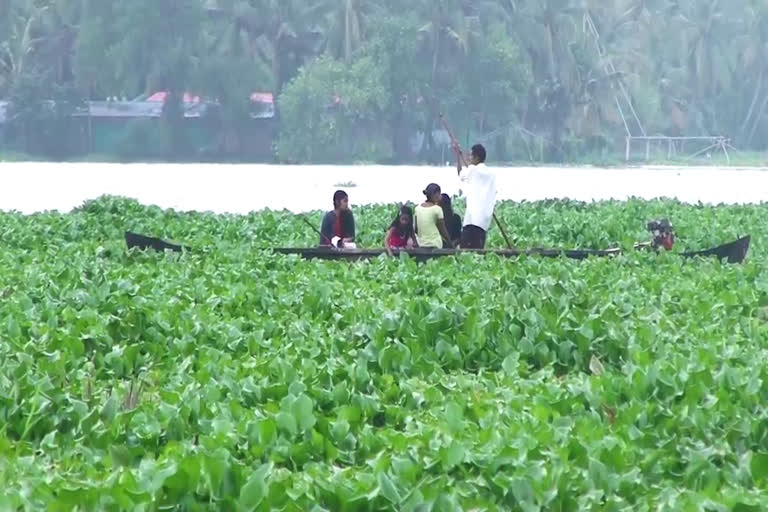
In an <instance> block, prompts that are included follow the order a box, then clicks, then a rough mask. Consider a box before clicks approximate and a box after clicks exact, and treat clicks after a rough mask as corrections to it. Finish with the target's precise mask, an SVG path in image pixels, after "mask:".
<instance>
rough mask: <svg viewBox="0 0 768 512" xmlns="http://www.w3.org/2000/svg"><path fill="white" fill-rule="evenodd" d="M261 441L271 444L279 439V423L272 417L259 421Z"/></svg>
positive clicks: (263, 443)
mask: <svg viewBox="0 0 768 512" xmlns="http://www.w3.org/2000/svg"><path fill="white" fill-rule="evenodd" d="M258 430H259V443H261V444H262V445H264V446H271V445H272V444H273V443H274V442H275V441H276V440H277V423H276V422H275V420H273V419H272V418H265V419H263V420H261V421H259V424H258Z"/></svg>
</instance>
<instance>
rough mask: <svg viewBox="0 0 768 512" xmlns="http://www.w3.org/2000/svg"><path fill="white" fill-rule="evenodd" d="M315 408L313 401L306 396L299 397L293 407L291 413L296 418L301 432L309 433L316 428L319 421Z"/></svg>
mask: <svg viewBox="0 0 768 512" xmlns="http://www.w3.org/2000/svg"><path fill="white" fill-rule="evenodd" d="M313 408H314V405H313V403H312V399H311V398H309V397H308V396H307V395H304V394H302V395H299V396H298V397H297V398H296V400H295V401H294V402H293V404H292V405H291V411H292V412H293V416H294V418H296V422H297V424H298V427H299V430H301V431H307V430H309V429H311V428H312V427H314V426H315V423H316V422H317V420H316V418H315V414H314V413H313Z"/></svg>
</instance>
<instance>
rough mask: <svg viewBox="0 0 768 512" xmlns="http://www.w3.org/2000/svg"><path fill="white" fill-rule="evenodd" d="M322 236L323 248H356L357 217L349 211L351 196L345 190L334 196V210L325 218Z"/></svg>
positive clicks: (321, 243) (321, 230)
mask: <svg viewBox="0 0 768 512" xmlns="http://www.w3.org/2000/svg"><path fill="white" fill-rule="evenodd" d="M320 234H321V237H320V245H321V246H326V247H328V246H333V247H338V248H340V249H342V248H346V249H354V248H355V216H354V215H352V210H350V209H349V196H348V195H347V193H346V192H344V191H343V190H337V191H336V193H335V194H333V210H331V211H330V212H328V213H326V214H325V217H323V224H322V226H321V228H320Z"/></svg>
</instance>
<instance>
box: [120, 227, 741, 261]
mask: <svg viewBox="0 0 768 512" xmlns="http://www.w3.org/2000/svg"><path fill="white" fill-rule="evenodd" d="M749 243H750V237H749V236H745V237H743V238H739V239H738V240H735V241H733V242H729V243H727V244H723V245H719V246H717V247H713V248H712V249H706V250H703V251H695V252H685V253H681V254H680V256H682V257H684V258H694V257H697V256H714V257H716V258H718V259H721V260H723V259H727V260H728V263H742V262H743V261H744V259H745V258H746V256H747V251H748V250H749ZM125 244H126V246H127V247H128V249H133V248H137V249H141V250H146V249H153V250H155V251H160V252H163V251H174V252H182V251H192V249H191V248H189V247H186V246H182V245H176V244H171V243H168V242H166V241H165V240H161V239H159V238H154V237H149V236H144V235H139V234H136V233H132V232H130V231H126V232H125ZM639 248H640V246H638V249H639ZM272 250H273V251H274V252H276V253H278V254H297V255H299V256H301V257H302V258H304V259H321V260H344V261H357V260H365V259H372V258H378V257H379V256H381V255H382V254H388V252H387V250H386V249H335V248H332V247H313V248H276V249H272ZM465 253H466V254H481V255H484V254H495V255H497V256H501V257H505V258H516V257H519V256H522V255H528V256H542V257H545V258H559V257H566V258H570V259H575V260H584V259H587V258H589V257H590V256H591V257H608V256H617V255H619V254H621V249H619V248H616V249H607V250H602V251H600V250H592V249H565V250H564V249H527V250H518V249H392V251H391V254H392V255H393V256H399V255H400V254H408V255H409V256H410V257H411V258H413V259H415V260H416V261H427V260H431V259H434V258H441V257H444V256H454V255H456V254H465Z"/></svg>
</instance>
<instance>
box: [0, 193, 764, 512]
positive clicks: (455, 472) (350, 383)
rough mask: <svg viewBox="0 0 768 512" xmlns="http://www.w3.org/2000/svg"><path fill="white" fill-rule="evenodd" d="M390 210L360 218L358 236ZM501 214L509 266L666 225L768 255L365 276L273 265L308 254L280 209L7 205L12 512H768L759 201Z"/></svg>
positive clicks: (371, 238) (4, 260) (4, 325)
mask: <svg viewBox="0 0 768 512" xmlns="http://www.w3.org/2000/svg"><path fill="white" fill-rule="evenodd" d="M458 209H459V211H461V208H460V207H459V208H458ZM395 211H396V207H395V206H394V205H387V206H369V207H363V208H359V209H357V210H356V212H355V214H356V219H357V222H358V230H357V231H358V233H359V234H360V240H359V244H360V245H362V246H369V247H370V246H378V245H380V243H381V239H382V238H383V231H384V229H385V228H386V226H387V225H388V223H389V222H390V221H391V218H392V215H393V212H395ZM497 214H498V215H499V218H500V220H501V221H502V222H503V223H504V224H505V226H506V227H507V230H508V231H509V233H510V235H511V236H514V238H515V244H516V245H518V246H519V247H532V246H549V247H568V248H607V247H611V246H622V247H625V248H630V247H631V245H632V243H634V242H635V241H643V240H645V239H647V236H648V235H647V233H646V232H645V222H646V221H647V220H649V219H651V218H657V217H660V216H666V217H669V218H670V219H672V221H673V222H674V224H675V227H676V229H677V232H678V235H679V241H678V245H677V246H676V247H675V251H673V252H677V251H679V250H683V249H701V248H706V247H711V246H714V245H718V244H720V243H723V242H726V241H730V240H733V239H735V238H737V237H738V236H741V235H744V234H751V235H752V236H753V246H752V248H751V250H750V255H749V258H748V260H747V262H746V263H745V264H743V265H728V264H725V263H721V262H718V261H717V260H713V259H700V260H684V259H682V258H679V257H678V256H676V255H675V254H673V253H661V254H652V253H643V252H633V251H625V254H624V255H622V256H619V257H617V258H608V259H590V260H587V261H581V262H579V261H572V260H566V259H553V260H550V259H540V258H536V257H522V258H520V259H517V260H508V259H501V258H497V257H495V256H488V257H478V256H473V255H460V256H457V257H450V258H442V259H440V260H435V261H430V262H428V263H426V264H416V263H415V262H413V261H411V260H409V259H408V258H407V257H403V258H399V259H388V258H384V257H383V258H380V259H375V260H372V261H368V262H361V263H355V264H349V263H344V262H316V261H311V262H307V261H302V260H301V259H299V258H297V257H289V256H278V255H275V254H273V253H271V252H270V251H269V250H265V248H268V247H275V246H297V247H300V246H305V247H309V246H312V245H314V244H315V243H316V241H317V240H316V234H315V233H313V232H312V231H311V230H310V229H309V228H308V227H307V226H306V224H304V223H303V222H302V221H301V220H299V219H298V218H295V217H294V216H292V215H291V214H290V213H288V212H274V211H264V212H258V213H253V214H251V215H248V216H233V215H213V214H202V213H180V212H175V211H169V210H162V209H159V208H155V207H147V206H142V205H140V204H138V203H136V202H134V201H130V200H126V199H120V198H112V197H104V198H100V199H98V200H95V201H92V202H89V203H86V204H85V205H83V206H82V207H81V208H79V209H77V210H75V211H73V212H70V213H66V214H60V213H55V212H54V213H42V214H37V215H32V216H22V215H20V214H15V213H2V214H0V234H2V237H0V239H2V241H3V242H2V246H0V297H1V298H2V299H1V300H0V510H61V511H70V510H286V511H294V510H295V511H304V510H317V511H320V510H328V511H357V510H370V511H373V510H411V511H417V510H435V511H437V510H440V511H442V510H457V511H458V510H470V509H473V510H519V511H526V512H527V511H535V510H555V511H570V510H600V511H603V510H609V511H630V510H632V511H655V510H713V511H727V510H741V511H751V510H755V511H757V510H764V509H765V508H766V507H768V499H767V498H766V493H765V488H766V485H768V412H767V411H766V406H765V403H766V401H767V399H768V369H767V368H768V364H766V363H768V346H767V345H766V343H767V340H768V328H767V327H766V319H768V314H767V313H766V311H768V310H766V309H765V308H766V306H768V275H766V273H765V271H764V270H763V266H764V263H765V262H766V257H767V255H766V252H765V249H764V248H763V247H762V245H761V241H762V240H764V239H765V238H766V235H768V233H766V230H768V227H766V223H765V222H764V221H763V219H765V217H766V214H768V210H767V209H766V206H763V205H760V206H718V207H709V206H703V205H684V204H680V203H677V202H673V201H666V200H664V201H662V200H659V201H650V202H647V201H634V200H633V201H628V202H602V203H593V204H584V203H576V202H569V201H548V202H537V203H522V204H515V203H501V204H500V205H499V207H498V208H497ZM320 216H321V213H320V212H316V213H314V214H312V215H311V216H310V218H311V219H312V220H313V221H314V222H316V223H317V224H319V219H320ZM125 230H133V231H136V232H139V233H147V234H152V235H154V236H160V237H164V238H166V239H169V240H174V241H178V242H182V243H184V244H185V245H189V246H191V247H193V248H194V249H195V250H194V251H192V252H189V253H184V254H171V253H167V254H159V253H152V252H148V253H141V252H135V251H131V252H128V251H126V249H125V245H124V241H123V238H122V236H123V232H124V231H125ZM489 246H492V247H502V241H501V237H500V234H499V233H498V232H497V231H496V230H492V231H491V233H490V237H489Z"/></svg>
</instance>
